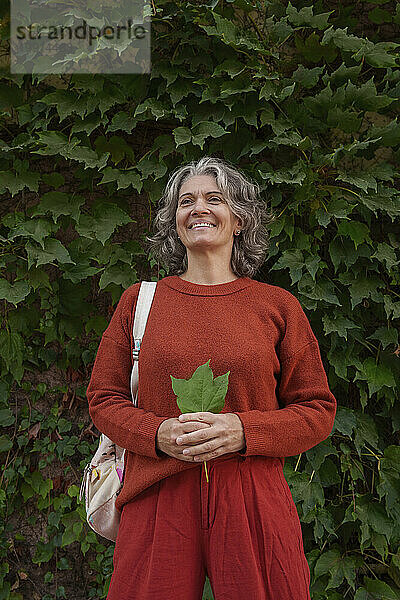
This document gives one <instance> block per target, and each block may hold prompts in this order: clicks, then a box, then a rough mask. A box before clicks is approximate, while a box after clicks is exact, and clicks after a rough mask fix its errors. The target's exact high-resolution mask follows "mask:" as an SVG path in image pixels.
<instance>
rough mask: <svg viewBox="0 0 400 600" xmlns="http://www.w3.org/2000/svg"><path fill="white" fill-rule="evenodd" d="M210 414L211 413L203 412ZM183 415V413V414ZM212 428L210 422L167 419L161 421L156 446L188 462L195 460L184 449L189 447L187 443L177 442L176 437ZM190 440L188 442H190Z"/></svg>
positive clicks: (169, 454)
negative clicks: (185, 421) (186, 454)
mask: <svg viewBox="0 0 400 600" xmlns="http://www.w3.org/2000/svg"><path fill="white" fill-rule="evenodd" d="M202 414H209V413H202ZM181 416H182V415H181ZM204 429H210V425H209V424H208V423H204V422H203V423H201V422H200V421H194V420H192V421H189V422H187V423H182V422H181V421H180V420H179V419H177V418H171V419H166V420H165V421H163V422H162V423H161V425H160V426H159V428H158V430H157V435H156V447H157V449H158V450H161V451H162V452H165V454H168V456H172V457H173V458H178V459H179V460H184V461H187V462H193V457H192V456H185V455H184V454H183V450H184V449H185V448H187V446H186V445H182V444H179V445H178V444H177V442H176V439H177V438H178V437H182V436H183V435H186V434H189V433H193V432H194V433H195V432H197V431H200V430H204ZM189 443H190V441H189V442H188V444H189Z"/></svg>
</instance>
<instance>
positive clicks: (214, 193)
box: [176, 175, 241, 249]
mask: <svg viewBox="0 0 400 600" xmlns="http://www.w3.org/2000/svg"><path fill="white" fill-rule="evenodd" d="M201 222H203V223H204V222H205V223H210V224H211V225H212V226H211V227H209V226H197V227H193V225H194V224H196V223H201ZM240 228H241V219H239V218H238V217H235V215H234V214H233V213H232V211H231V209H230V207H229V205H228V203H227V201H226V199H225V198H224V197H223V194H222V192H221V191H220V190H219V188H218V186H217V183H216V180H215V178H214V177H212V176H210V175H196V176H193V177H191V178H190V179H187V180H186V181H185V182H184V183H183V184H182V186H181V189H180V190H179V198H178V206H177V209H176V230H177V233H178V235H179V237H180V239H181V241H182V243H183V244H184V245H185V246H186V248H187V249H191V248H193V249H200V248H201V247H205V248H210V247H213V246H214V247H220V246H223V245H228V246H230V247H232V243H233V235H234V233H233V232H234V231H235V230H236V229H240Z"/></svg>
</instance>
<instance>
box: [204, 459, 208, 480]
mask: <svg viewBox="0 0 400 600" xmlns="http://www.w3.org/2000/svg"><path fill="white" fill-rule="evenodd" d="M204 470H205V472H206V480H207V483H208V472H207V462H206V461H204Z"/></svg>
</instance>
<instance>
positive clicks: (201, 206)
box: [192, 198, 209, 213]
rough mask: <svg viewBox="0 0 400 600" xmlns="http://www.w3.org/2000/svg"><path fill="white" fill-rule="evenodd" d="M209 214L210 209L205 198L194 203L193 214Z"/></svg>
mask: <svg viewBox="0 0 400 600" xmlns="http://www.w3.org/2000/svg"><path fill="white" fill-rule="evenodd" d="M204 211H206V212H209V208H208V206H207V202H206V200H205V199H203V198H197V199H196V200H195V201H194V204H193V206H192V213H198V212H204Z"/></svg>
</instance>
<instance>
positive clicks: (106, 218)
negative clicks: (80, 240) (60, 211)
mask: <svg viewBox="0 0 400 600" xmlns="http://www.w3.org/2000/svg"><path fill="white" fill-rule="evenodd" d="M92 214H93V216H92V215H81V216H80V218H79V222H78V223H77V224H76V225H75V229H76V230H77V232H78V233H79V235H83V236H85V237H88V238H93V237H95V238H96V239H97V240H99V242H101V243H102V244H103V245H104V243H105V242H106V241H107V240H108V239H109V238H110V237H111V235H112V234H113V233H114V231H115V229H116V228H117V227H120V226H121V225H126V224H127V223H131V222H132V219H131V218H130V217H129V216H128V215H127V214H126V213H125V212H124V211H123V210H122V209H120V208H119V206H117V205H116V204H113V203H106V202H101V203H100V204H98V205H97V206H96V207H95V208H94V209H93V211H92ZM65 262H67V261H65Z"/></svg>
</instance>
